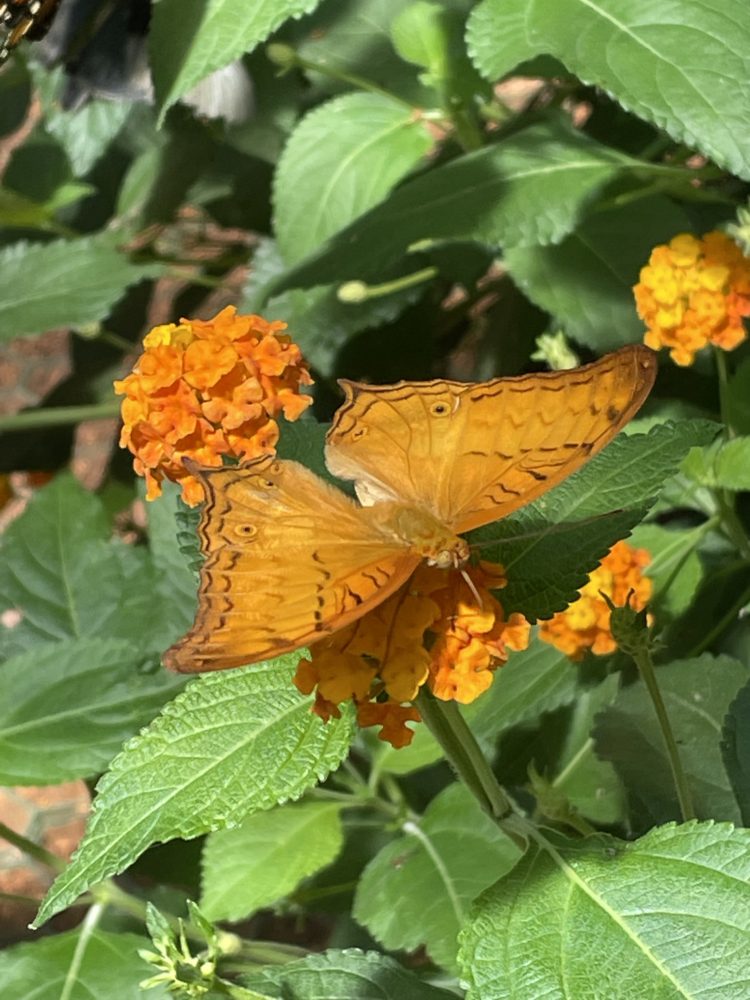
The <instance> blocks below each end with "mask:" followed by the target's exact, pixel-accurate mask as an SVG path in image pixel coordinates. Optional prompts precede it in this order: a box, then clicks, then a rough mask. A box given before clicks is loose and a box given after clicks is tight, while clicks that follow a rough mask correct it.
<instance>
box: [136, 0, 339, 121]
mask: <svg viewBox="0 0 750 1000" xmlns="http://www.w3.org/2000/svg"><path fill="white" fill-rule="evenodd" d="M318 3H319V0H273V2H269V0H264V2H261V3H251V4H241V5H240V6H238V5H237V3H236V0H160V3H158V4H156V5H155V6H154V10H153V16H152V19H151V28H150V32H149V51H150V57H151V58H150V62H151V69H152V72H153V77H154V90H155V91H156V99H157V106H158V108H159V111H160V112H161V116H162V117H163V115H164V112H165V111H166V110H167V108H169V107H170V106H171V105H172V104H174V103H175V101H178V100H179V99H180V97H182V95H183V94H185V93H186V92H187V91H188V90H190V89H191V87H194V86H195V84H196V83H198V82H199V81H200V80H202V79H203V78H204V77H206V76H208V75H209V74H210V73H213V72H214V70H217V69H221V68H222V66H228V65H229V63H231V62H234V60H235V59H238V58H239V57H240V56H241V55H243V53H245V52H251V51H252V50H253V49H254V48H255V46H256V45H258V44H259V43H260V42H262V41H265V39H266V38H268V36H269V35H270V34H272V33H273V32H274V31H275V30H276V29H277V28H278V27H279V26H280V25H282V24H283V23H284V21H286V20H288V19H289V18H292V17H299V16H300V15H302V14H307V13H309V12H310V11H311V10H314V9H315V8H316V7H317V6H318Z"/></svg>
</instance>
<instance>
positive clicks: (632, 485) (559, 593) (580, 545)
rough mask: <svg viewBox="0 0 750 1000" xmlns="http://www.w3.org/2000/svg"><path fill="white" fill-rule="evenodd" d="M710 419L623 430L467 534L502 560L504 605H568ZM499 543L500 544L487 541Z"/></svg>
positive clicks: (526, 609)
mask: <svg viewBox="0 0 750 1000" xmlns="http://www.w3.org/2000/svg"><path fill="white" fill-rule="evenodd" d="M714 433H715V429H714V425H713V424H710V423H708V422H707V421H683V422H682V423H680V424H669V423H667V424H660V425H657V426H656V427H654V428H653V429H652V431H651V432H650V433H649V434H620V435H618V437H616V438H615V440H614V441H613V442H612V443H611V444H610V445H608V446H607V447H606V448H605V449H604V451H603V452H601V454H599V455H597V456H596V457H595V458H593V459H592V460H591V461H590V462H589V463H588V464H587V465H585V466H584V467H583V468H582V469H579V470H578V472H576V473H575V474H574V475H572V476H571V477H570V478H569V479H566V480H565V482H563V483H561V484H560V486H557V487H556V488H555V489H553V490H550V492H549V493H546V494H544V496H542V497H540V499H539V500H535V501H534V502H533V503H530V504H529V505H528V506H526V507H524V508H522V509H521V510H519V511H518V512H517V513H515V514H512V515H511V516H510V517H507V518H505V519H504V520H502V521H498V522H496V523H495V524H493V525H488V526H487V527H486V528H481V529H479V530H478V531H476V532H473V533H472V535H471V541H472V543H479V544H481V545H482V550H481V551H482V557H483V558H485V559H490V560H492V561H497V562H500V563H502V565H503V566H504V567H505V570H506V573H507V576H508V585H507V587H506V588H505V589H504V590H502V591H501V592H500V601H501V603H502V605H503V607H504V608H505V610H506V611H508V612H511V611H521V612H523V614H524V615H526V617H527V618H531V619H536V618H546V617H549V616H550V615H552V614H553V613H554V612H555V611H559V610H561V609H562V608H564V607H565V606H566V605H568V604H569V603H570V602H571V601H572V600H574V599H575V596H576V594H577V592H578V590H579V589H580V588H581V587H582V586H583V585H584V584H585V582H586V579H587V576H588V574H589V573H590V572H591V570H592V569H594V567H595V566H596V565H597V564H598V562H599V561H600V559H601V558H602V557H603V556H604V555H605V554H606V553H607V551H608V550H609V549H610V548H611V546H612V545H613V544H614V543H615V542H616V541H617V540H618V539H619V538H623V537H624V536H625V535H626V534H627V533H628V531H629V530H630V529H631V528H632V527H634V525H635V524H636V523H637V522H638V521H640V520H641V518H642V517H643V515H644V513H645V512H646V510H647V508H648V507H649V506H650V504H651V503H652V502H653V500H654V498H655V497H656V496H657V495H658V493H659V490H660V489H661V487H662V486H663V485H664V482H665V481H666V480H667V479H668V478H669V476H671V475H672V474H674V473H675V472H676V471H677V469H678V468H679V465H680V462H681V461H682V459H683V458H684V456H685V455H686V453H687V452H688V451H689V449H690V448H691V447H693V446H694V445H696V444H697V443H699V442H701V443H702V442H705V441H708V440H710V439H711V437H712V436H713V434H714ZM491 542H497V543H498V544H497V545H492V544H490V543H491Z"/></svg>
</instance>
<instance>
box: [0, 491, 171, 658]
mask: <svg viewBox="0 0 750 1000" xmlns="http://www.w3.org/2000/svg"><path fill="white" fill-rule="evenodd" d="M109 536H110V526H109V524H108V522H107V519H106V517H105V514H104V509H103V507H102V504H101V501H100V500H99V499H98V498H97V497H96V496H94V495H93V494H92V493H88V492H86V490H84V489H83V487H82V486H81V485H80V484H79V483H78V482H77V480H75V479H74V478H73V477H72V476H69V475H64V474H63V475H58V476H57V477H56V478H55V479H54V481H53V482H52V483H50V485H49V486H47V487H45V488H44V489H43V490H40V491H39V492H38V493H36V494H35V495H34V497H33V498H32V500H31V502H30V503H29V505H28V507H27V508H26V510H25V511H24V513H23V514H22V516H21V517H19V518H18V519H17V520H16V521H14V522H13V523H12V524H11V525H10V526H9V528H8V529H7V531H5V533H4V534H3V538H2V560H1V561H0V611H3V610H12V611H13V612H14V614H15V615H20V621H18V623H17V624H10V625H7V626H6V627H5V628H2V629H0V649H2V651H3V653H4V654H5V655H12V654H14V653H20V652H23V651H25V650H27V649H31V648H33V647H34V646H35V645H36V644H37V643H38V642H40V641H41V642H49V641H50V640H59V639H85V638H90V637H92V636H97V635H98V636H105V637H110V638H122V639H130V640H131V641H132V642H138V643H139V644H140V645H141V646H142V647H146V648H147V647H149V646H150V648H155V646H158V645H159V634H160V619H159V612H160V607H159V604H158V602H155V601H154V596H153V587H154V579H153V570H152V566H151V564H150V560H149V558H148V553H147V552H146V551H145V550H143V549H135V548H133V547H131V546H127V545H125V544H123V543H121V542H119V541H109V540H108V539H109ZM162 648H163V647H162Z"/></svg>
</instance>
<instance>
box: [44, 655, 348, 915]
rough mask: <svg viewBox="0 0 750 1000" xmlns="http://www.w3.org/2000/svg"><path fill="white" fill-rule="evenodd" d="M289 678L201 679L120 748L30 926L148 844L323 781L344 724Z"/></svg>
mask: <svg viewBox="0 0 750 1000" xmlns="http://www.w3.org/2000/svg"><path fill="white" fill-rule="evenodd" d="M292 674H293V669H292V667H291V666H288V665H287V666H284V665H282V663H281V662H279V661H276V662H274V663H273V664H272V665H269V664H259V665H257V666H254V667H247V668H245V669H244V670H242V671H239V670H237V671H232V673H230V674H228V675H221V674H218V675H217V674H209V675H207V676H205V677H200V678H198V679H197V680H195V681H193V683H192V684H191V685H189V687H188V688H187V689H186V690H185V691H184V692H183V693H182V694H180V695H178V697H177V698H175V700H174V701H172V702H170V703H169V704H168V705H167V706H166V707H165V709H164V711H163V712H162V714H161V715H160V716H158V717H157V718H156V719H155V720H154V722H153V723H152V724H151V725H150V726H149V727H148V728H147V729H145V730H144V731H143V732H142V733H141V734H140V735H139V736H137V737H135V738H134V739H132V740H131V741H130V742H129V743H127V744H126V746H125V748H124V749H123V751H122V752H121V753H120V754H119V755H118V756H117V757H116V758H115V759H114V760H113V761H112V763H111V765H110V769H109V771H108V773H107V774H106V775H105V777H104V778H102V780H101V781H100V783H99V786H98V795H97V800H96V801H97V808H96V812H95V813H94V814H93V815H92V818H91V821H90V823H89V826H88V830H87V833H86V836H85V838H84V840H83V841H82V842H81V846H80V847H79V849H78V851H77V852H76V855H75V858H74V860H73V861H72V863H71V864H70V866H69V867H68V868H67V869H66V871H65V872H64V873H63V874H62V875H61V876H60V878H59V879H58V880H57V882H56V883H55V885H54V886H53V887H52V889H51V890H50V893H49V894H48V896H47V898H46V900H45V902H44V905H43V907H42V909H41V910H40V912H39V914H38V916H37V924H39V923H43V922H44V921H45V920H48V919H49V917H50V916H52V914H53V913H57V912H59V910H61V909H63V908H64V907H65V906H68V905H69V904H70V903H72V902H73V901H74V900H75V899H76V898H77V897H78V896H79V895H80V894H81V893H82V892H83V891H84V890H85V889H87V888H88V887H89V886H91V885H94V884H95V883H97V882H100V881H101V880H102V879H104V878H107V877H108V876H109V875H112V874H115V873H116V872H120V871H122V870H123V869H124V868H125V867H126V866H127V865H128V864H130V863H131V862H132V861H134V860H135V858H137V857H138V855H139V854H141V853H142V852H143V851H144V850H145V849H146V848H147V847H149V846H150V845H151V844H154V843H158V842H160V841H164V840H169V839H171V838H173V837H185V838H189V837H197V836H199V835H200V834H202V833H207V832H208V831H210V830H219V829H222V828H224V827H231V826H236V825H237V824H238V823H239V822H240V821H241V820H242V819H244V817H245V816H247V815H249V814H250V813H253V812H255V811H256V810H258V809H269V808H271V807H272V806H274V805H277V804H278V803H280V802H285V801H287V800H288V799H296V798H298V797H299V796H300V795H301V794H302V792H304V790H305V789H306V788H309V787H310V786H311V785H314V784H315V783H316V781H322V780H323V778H325V776H326V775H327V774H328V773H329V772H330V771H331V770H332V769H333V768H335V767H336V766H337V765H338V764H339V763H340V761H341V759H342V757H344V756H345V754H346V751H347V749H348V746H349V739H350V723H349V721H348V720H347V719H342V720H341V721H338V722H331V723H330V724H329V725H328V726H327V727H325V728H324V727H322V726H321V725H320V722H319V721H318V720H317V719H316V718H315V717H314V716H312V715H311V714H310V702H309V699H306V698H303V697H301V695H299V693H298V692H297V691H296V690H295V689H294V687H293V686H292V683H291V678H292ZM292 751H293V752H292Z"/></svg>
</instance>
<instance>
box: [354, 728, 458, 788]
mask: <svg viewBox="0 0 750 1000" xmlns="http://www.w3.org/2000/svg"><path fill="white" fill-rule="evenodd" d="M370 745H371V747H372V775H373V776H374V777H373V778H372V780H373V781H374V780H376V779H377V777H378V776H379V775H380V774H412V773H413V772H414V771H421V770H422V768H423V767H429V766H430V765H431V764H434V763H435V762H436V761H438V760H440V759H441V758H442V756H443V751H442V749H441V748H440V744H439V743H438V742H437V740H436V739H435V737H434V736H433V735H432V733H431V732H430V730H429V729H428V728H427V726H417V728H416V729H415V730H414V738H413V740H412V741H411V743H410V744H409V745H408V746H406V747H393V746H391V745H390V743H384V742H383V741H382V740H377V739H373V740H372V742H371V744H370Z"/></svg>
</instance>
